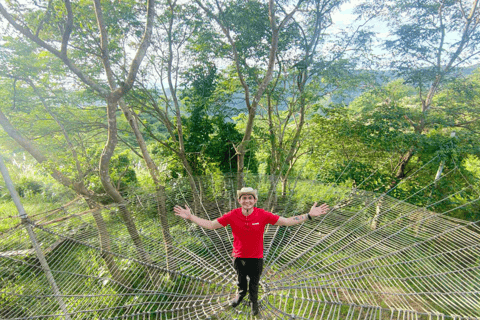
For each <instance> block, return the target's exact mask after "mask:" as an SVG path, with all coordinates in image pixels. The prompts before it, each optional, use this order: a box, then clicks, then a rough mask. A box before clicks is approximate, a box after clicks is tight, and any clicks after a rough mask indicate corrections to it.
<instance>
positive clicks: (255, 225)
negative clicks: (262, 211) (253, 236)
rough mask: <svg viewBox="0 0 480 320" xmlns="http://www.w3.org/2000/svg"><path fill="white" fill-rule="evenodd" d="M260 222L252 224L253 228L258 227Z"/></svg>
mask: <svg viewBox="0 0 480 320" xmlns="http://www.w3.org/2000/svg"><path fill="white" fill-rule="evenodd" d="M259 224H260V222H257V223H252V226H256V225H259Z"/></svg>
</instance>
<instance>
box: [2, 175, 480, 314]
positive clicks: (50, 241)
mask: <svg viewBox="0 0 480 320" xmlns="http://www.w3.org/2000/svg"><path fill="white" fill-rule="evenodd" d="M270 181H271V179H270V177H262V176H247V177H246V185H248V186H252V187H254V188H258V189H259V191H260V195H259V202H258V204H257V206H258V207H263V206H264V205H265V204H266V203H267V198H268V196H269V192H268V189H269V188H268V187H269V184H270ZM196 182H197V183H196V185H197V190H196V191H195V193H194V192H192V190H191V188H190V186H189V184H188V181H187V180H186V179H185V180H178V181H176V182H175V183H174V184H172V185H169V186H168V187H167V189H168V190H167V192H166V194H167V200H166V209H167V212H168V220H169V224H170V233H171V236H172V241H173V242H172V243H171V244H170V245H169V247H168V249H169V250H168V254H169V261H168V264H167V259H166V255H167V249H166V246H165V245H164V242H163V239H162V233H161V224H160V220H159V218H158V212H157V203H156V200H155V199H156V198H155V196H154V195H143V196H142V195H139V194H138V195H135V196H134V197H132V200H131V201H130V202H129V203H128V205H127V209H129V211H130V212H132V213H133V212H134V214H133V216H134V221H135V225H136V228H137V230H138V233H139V234H140V239H141V243H142V245H143V250H144V251H145V252H146V254H145V255H144V256H141V255H140V254H139V251H138V244H137V245H136V244H135V243H134V241H132V237H131V234H130V233H129V232H128V230H127V228H126V226H125V224H124V223H123V220H122V218H121V208H120V207H118V206H115V205H109V206H104V207H102V208H100V209H98V210H90V209H89V208H88V207H87V205H86V203H85V202H84V200H82V199H76V200H75V201H71V202H70V203H68V205H65V206H64V207H62V208H59V209H58V210H54V211H50V212H46V213H43V214H38V215H35V216H31V217H30V219H31V220H29V222H28V225H30V226H31V227H33V230H34V232H35V234H36V237H37V240H38V243H39V244H40V246H41V249H42V251H43V253H44V255H45V256H46V259H47V262H48V265H49V268H50V270H51V272H52V274H53V278H54V279H55V282H56V284H57V285H58V288H59V290H60V292H61V295H60V297H58V296H55V294H53V290H52V289H51V286H50V285H49V282H48V280H47V277H46V275H45V272H44V270H42V266H41V265H40V263H39V261H38V259H37V258H36V255H35V251H34V250H33V249H32V244H31V242H30V239H29V236H28V233H27V231H26V224H23V225H21V224H20V225H19V223H20V221H19V219H15V218H5V219H3V220H4V221H3V222H7V224H9V225H10V226H12V227H11V228H9V229H7V230H4V231H3V232H2V233H1V234H0V280H1V282H0V318H2V319H37V318H41V319H249V318H251V315H250V309H249V305H248V299H246V300H245V301H244V302H242V303H241V304H240V305H239V306H238V307H237V308H235V309H233V308H231V307H230V306H229V301H230V300H231V299H232V298H233V297H234V296H235V293H236V284H235V282H236V275H235V271H234V269H233V264H232V258H231V251H232V243H233V238H232V235H231V232H230V230H229V227H227V228H221V229H217V230H214V231H211V230H205V229H202V228H200V227H198V226H196V225H194V224H192V223H190V222H188V221H184V220H183V219H180V218H178V217H176V216H174V215H173V214H172V212H173V210H172V208H173V206H174V205H175V204H180V205H184V204H185V203H188V204H189V205H190V206H191V208H192V211H194V212H195V213H196V214H197V215H199V216H202V217H204V218H208V219H215V218H217V217H219V216H220V215H221V214H222V213H224V212H227V211H229V210H231V209H233V208H235V207H236V206H237V205H238V204H237V203H236V200H235V189H236V188H235V187H234V183H233V180H231V179H227V178H222V179H220V178H216V179H214V178H212V177H203V178H201V179H200V178H198V179H197V181H196ZM194 194H196V195H198V199H199V200H198V201H195V200H194ZM451 196H453V195H450V196H448V197H451ZM314 201H327V202H328V203H329V204H331V207H332V210H331V211H330V212H329V213H328V214H327V215H324V216H322V217H318V218H316V219H314V221H309V222H306V223H304V224H301V225H297V226H293V227H276V226H268V227H267V229H266V232H265V239H264V242H265V267H264V271H263V275H262V279H261V283H260V286H261V288H260V293H259V297H260V315H259V316H258V318H263V319H352V320H353V319H375V320H376V319H378V320H381V319H480V280H479V279H480V255H479V252H480V228H479V226H478V225H477V224H475V223H472V222H466V221H462V220H458V219H454V218H450V217H447V216H445V212H443V213H435V212H433V211H432V210H431V209H434V206H435V204H432V205H431V206H429V207H424V208H420V207H416V206H413V205H411V204H408V203H406V202H403V201H399V200H396V199H394V198H392V197H390V196H388V195H386V194H381V195H379V194H374V193H370V192H365V191H359V190H346V189H344V188H341V187H339V186H335V185H324V184H321V183H319V182H315V181H295V183H292V188H291V190H289V192H288V194H286V195H283V196H282V195H281V194H280V192H278V194H277V195H276V201H275V202H274V204H275V205H274V207H273V211H274V212H275V213H277V214H279V215H282V216H292V215H297V214H301V213H305V212H308V209H309V207H310V206H311V205H312V203H313V202H314ZM476 201H478V199H475V200H473V202H476ZM266 209H269V208H266ZM6 215H7V216H14V215H15V213H7V214H6ZM5 220H10V221H5ZM99 221H104V223H105V226H106V230H107V232H108V233H107V234H101V233H100V232H99V231H98V230H99V229H100V228H99V227H98V226H99ZM112 273H114V274H115V275H112ZM59 301H63V303H64V305H65V306H66V309H67V311H68V313H67V314H65V313H64V311H63V310H62V308H61V307H60V305H59Z"/></svg>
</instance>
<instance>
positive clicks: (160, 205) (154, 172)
mask: <svg viewBox="0 0 480 320" xmlns="http://www.w3.org/2000/svg"><path fill="white" fill-rule="evenodd" d="M119 106H120V108H121V109H122V111H123V114H124V115H125V118H127V120H128V123H129V124H130V127H131V128H132V130H133V132H134V134H135V137H136V139H137V143H138V145H139V147H140V150H141V152H142V156H143V160H144V161H145V164H146V165H147V168H148V172H149V173H150V176H151V177H152V180H153V183H154V185H155V197H156V201H157V213H158V217H159V219H160V225H161V226H162V236H163V245H164V248H165V260H166V264H167V269H169V270H174V269H175V265H174V262H173V260H172V261H171V260H170V257H172V256H173V252H172V250H173V247H172V244H173V240H172V236H171V235H170V226H169V223H168V219H167V212H166V204H165V198H166V197H165V186H163V185H162V184H161V183H160V174H159V173H158V168H157V166H156V164H155V162H154V161H153V159H152V157H151V156H150V153H149V152H148V149H147V144H146V143H145V140H144V139H143V135H142V133H141V132H140V129H139V128H138V123H137V119H136V118H135V116H134V113H133V111H132V110H131V109H130V108H128V107H127V105H126V104H125V101H124V100H123V99H120V101H119Z"/></svg>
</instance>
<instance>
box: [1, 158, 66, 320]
mask: <svg viewBox="0 0 480 320" xmlns="http://www.w3.org/2000/svg"><path fill="white" fill-rule="evenodd" d="M0 171H1V172H2V176H3V179H4V180H5V184H6V185H7V189H8V191H9V192H10V195H11V196H12V200H13V202H14V203H15V206H16V207H17V210H18V213H19V216H20V218H21V219H22V223H23V225H24V226H25V228H26V229H27V232H28V236H29V237H30V241H31V242H32V245H33V248H34V249H35V252H36V254H37V258H38V260H39V261H40V264H41V266H42V269H43V271H44V272H45V275H46V276H47V280H48V282H49V283H50V286H51V287H52V290H53V293H54V296H55V299H56V300H57V302H58V304H59V305H60V308H61V309H62V311H63V314H64V317H65V320H70V319H71V318H70V315H69V314H68V310H67V306H66V305H65V302H64V301H63V299H62V296H61V292H60V289H59V288H58V286H57V283H56V282H55V278H54V277H53V274H52V271H51V270H50V267H49V266H48V263H47V259H45V255H44V254H43V251H42V249H41V248H40V246H39V245H38V241H37V237H36V235H35V232H34V231H33V228H32V226H31V225H30V223H29V221H28V216H27V213H26V212H25V209H24V208H23V205H22V203H21V201H20V196H19V195H18V193H17V190H15V187H14V185H13V182H12V179H11V178H10V174H9V173H8V170H7V167H6V165H5V162H4V161H3V157H2V155H1V154H0Z"/></svg>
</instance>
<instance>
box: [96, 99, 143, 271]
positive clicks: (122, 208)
mask: <svg viewBox="0 0 480 320" xmlns="http://www.w3.org/2000/svg"><path fill="white" fill-rule="evenodd" d="M112 100H114V99H110V98H109V99H108V100H107V119H108V139H107V143H106V145H105V147H104V148H103V152H102V156H101V158H100V181H101V182H102V185H103V188H104V189H105V192H106V193H107V194H108V195H109V196H110V197H111V198H112V199H113V201H115V202H116V203H117V204H118V208H119V213H120V217H121V218H122V220H123V222H124V223H125V226H126V227H127V230H128V233H129V234H130V237H131V238H132V241H133V243H134V246H135V249H136V250H137V256H138V259H139V260H140V261H144V262H146V263H151V262H152V261H151V259H150V256H149V255H148V254H147V252H146V251H145V249H144V247H143V242H142V239H141V238H140V235H139V234H138V230H137V227H136V226H135V222H134V221H133V219H132V216H131V214H130V212H129V211H128V209H127V206H126V204H125V200H124V199H123V197H122V195H121V194H120V193H119V192H118V190H117V189H115V187H114V186H113V184H112V182H111V180H110V172H109V165H110V159H111V158H112V155H113V152H114V151H115V147H116V145H117V139H118V138H117V119H116V114H115V113H116V109H117V103H116V102H115V101H112Z"/></svg>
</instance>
